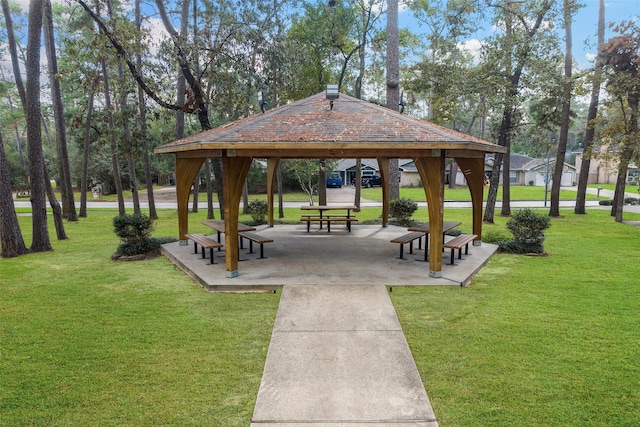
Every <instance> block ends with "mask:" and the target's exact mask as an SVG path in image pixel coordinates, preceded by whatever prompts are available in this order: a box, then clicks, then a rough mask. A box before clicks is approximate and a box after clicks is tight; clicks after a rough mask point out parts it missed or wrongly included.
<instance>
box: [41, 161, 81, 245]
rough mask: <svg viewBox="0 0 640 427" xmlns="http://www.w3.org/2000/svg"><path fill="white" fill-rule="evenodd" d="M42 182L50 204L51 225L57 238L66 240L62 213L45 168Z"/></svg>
mask: <svg viewBox="0 0 640 427" xmlns="http://www.w3.org/2000/svg"><path fill="white" fill-rule="evenodd" d="M44 182H45V185H46V189H47V197H48V198H49V205H50V206H51V212H52V215H53V225H54V227H55V229H56V237H57V238H58V240H67V239H68V237H67V233H66V232H65V231H64V214H63V212H62V208H61V207H60V203H58V199H57V198H56V193H55V191H53V187H52V186H51V180H50V179H49V173H48V172H47V169H46V168H45V171H44ZM76 221H77V219H76Z"/></svg>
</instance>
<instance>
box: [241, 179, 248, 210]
mask: <svg viewBox="0 0 640 427" xmlns="http://www.w3.org/2000/svg"><path fill="white" fill-rule="evenodd" d="M248 213H249V185H248V184H247V180H246V179H245V180H244V185H243V186H242V214H243V215H247V214H248Z"/></svg>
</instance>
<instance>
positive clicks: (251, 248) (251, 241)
mask: <svg viewBox="0 0 640 427" xmlns="http://www.w3.org/2000/svg"><path fill="white" fill-rule="evenodd" d="M247 253H248V254H252V253H253V240H251V239H249V252H247Z"/></svg>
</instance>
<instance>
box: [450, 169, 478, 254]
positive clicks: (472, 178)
mask: <svg viewBox="0 0 640 427" xmlns="http://www.w3.org/2000/svg"><path fill="white" fill-rule="evenodd" d="M455 161H456V163H458V166H459V167H460V170H461V171H462V173H463V174H464V177H465V179H466V180H467V186H468V187H469V192H470V193H471V205H472V207H473V234H475V235H476V236H478V237H477V238H476V239H475V240H474V242H473V244H474V245H479V244H480V243H481V242H482V200H483V198H484V197H483V196H484V190H483V187H484V158H468V157H466V158H465V157H455Z"/></svg>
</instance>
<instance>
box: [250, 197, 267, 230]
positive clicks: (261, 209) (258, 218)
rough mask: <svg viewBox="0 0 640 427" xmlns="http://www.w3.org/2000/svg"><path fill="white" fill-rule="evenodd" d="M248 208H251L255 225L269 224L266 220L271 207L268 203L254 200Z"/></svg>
mask: <svg viewBox="0 0 640 427" xmlns="http://www.w3.org/2000/svg"><path fill="white" fill-rule="evenodd" d="M247 207H248V208H249V214H250V215H251V218H253V223H254V225H259V224H264V223H266V222H267V221H266V220H265V218H266V216H267V214H268V209H269V206H268V205H267V202H266V201H264V200H252V201H250V202H249V205H248V206H247Z"/></svg>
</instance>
